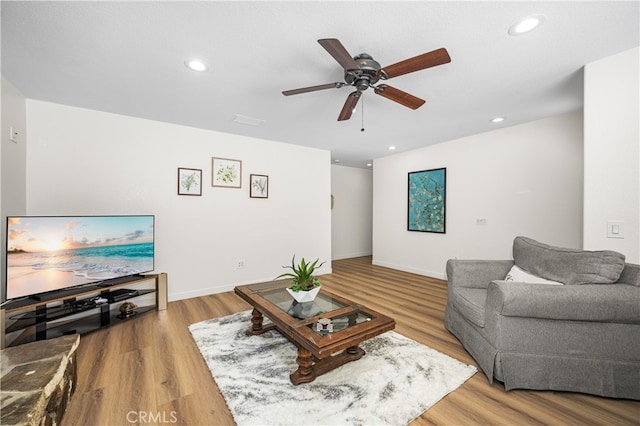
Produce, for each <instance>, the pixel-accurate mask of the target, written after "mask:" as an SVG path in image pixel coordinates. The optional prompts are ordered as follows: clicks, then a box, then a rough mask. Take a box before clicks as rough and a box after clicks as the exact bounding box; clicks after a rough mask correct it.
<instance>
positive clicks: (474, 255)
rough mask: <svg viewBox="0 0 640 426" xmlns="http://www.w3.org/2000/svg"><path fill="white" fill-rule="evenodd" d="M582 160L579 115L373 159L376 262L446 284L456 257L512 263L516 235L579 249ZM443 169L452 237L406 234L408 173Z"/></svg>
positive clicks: (565, 116)
mask: <svg viewBox="0 0 640 426" xmlns="http://www.w3.org/2000/svg"><path fill="white" fill-rule="evenodd" d="M582 157H583V149H582V112H581V111H578V112H574V113H570V114H565V115H561V116H555V117H550V118H546V119H543V120H539V121H535V122H530V123H526V124H522V125H517V126H513V127H508V128H504V129H500V130H495V131H492V132H487V133H483V134H478V135H473V136H469V137H466V138H462V139H458V140H454V141H450V142H446V143H442V144H438V145H433V146H429V147H426V148H422V149H418V150H414V151H410V152H406V153H402V154H398V155H394V156H391V157H385V158H381V159H377V160H375V162H374V170H373V182H374V183H373V188H374V195H373V212H374V214H373V262H374V263H375V264H377V265H382V266H388V267H391V268H396V269H400V270H405V271H409V272H415V273H418V274H423V275H427V276H432V277H436V278H445V265H446V261H447V259H450V258H454V257H457V258H466V259H512V258H513V257H512V246H513V239H514V237H516V236H518V235H525V236H529V237H531V238H534V239H537V240H539V241H542V242H544V243H547V244H553V245H560V246H564V247H574V248H580V247H581V246H582V238H581V235H582V179H583V176H582ZM440 167H446V168H447V184H446V185H447V193H446V234H435V233H424V232H409V231H407V173H409V172H412V171H419V170H427V169H435V168H440ZM477 219H485V220H486V225H477V224H476V223H477Z"/></svg>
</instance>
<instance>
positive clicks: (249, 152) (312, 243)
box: [27, 100, 331, 300]
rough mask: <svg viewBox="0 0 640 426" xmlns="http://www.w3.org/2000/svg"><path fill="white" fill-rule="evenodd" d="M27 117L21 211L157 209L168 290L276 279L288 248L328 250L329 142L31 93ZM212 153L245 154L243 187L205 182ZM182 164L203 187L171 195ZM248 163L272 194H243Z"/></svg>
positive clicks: (309, 253) (191, 291)
mask: <svg viewBox="0 0 640 426" xmlns="http://www.w3.org/2000/svg"><path fill="white" fill-rule="evenodd" d="M27 117H28V135H29V142H28V152H27V154H28V155H27V158H28V160H27V213H28V214H30V215H91V214H154V215H156V271H157V272H167V273H168V274H169V299H170V300H177V299H183V298H189V297H195V296H200V295H205V294H211V293H215V292H221V291H227V290H230V289H232V288H233V287H234V286H235V285H238V284H245V283H251V282H258V281H262V280H270V279H273V278H274V277H275V276H276V275H279V274H280V273H282V268H281V266H282V265H286V264H288V263H289V262H290V261H291V256H292V255H293V254H294V253H296V254H297V255H298V256H305V257H306V258H308V259H309V258H313V259H315V258H316V257H318V258H320V259H321V260H330V257H331V229H330V228H331V214H330V205H329V202H328V200H329V199H330V185H331V176H330V170H331V168H330V153H329V152H328V151H323V150H318V149H312V148H305V147H300V146H295V145H288V144H283V143H277V142H271V141H266V140H261V139H253V138H247V137H241V136H235V135H230V134H224V133H217V132H212V131H206V130H201V129H195V128H190V127H183V126H177V125H173V124H168V123H161V122H155V121H149V120H142V119H138V118H132V117H126V116H120V115H114V114H107V113H103V112H98V111H92V110H87V109H81V108H74V107H68V106H63V105H58V104H51V103H46V102H40V101H34V100H27ZM214 156H215V157H223V158H233V159H239V160H242V182H243V183H242V189H230V188H219V187H216V188H213V187H211V157H214ZM178 167H187V168H195V169H202V171H203V182H202V184H203V185H202V187H203V188H202V189H203V191H202V196H201V197H197V196H179V195H177V169H178ZM251 173H255V174H264V175H268V176H269V198H267V199H255V198H249V187H248V184H247V182H248V181H249V174H251ZM310 189H312V190H310ZM238 260H244V262H245V268H244V269H237V268H236V264H237V261H238ZM329 272H331V266H330V262H328V263H327V264H325V266H324V267H323V268H322V269H321V270H320V273H329Z"/></svg>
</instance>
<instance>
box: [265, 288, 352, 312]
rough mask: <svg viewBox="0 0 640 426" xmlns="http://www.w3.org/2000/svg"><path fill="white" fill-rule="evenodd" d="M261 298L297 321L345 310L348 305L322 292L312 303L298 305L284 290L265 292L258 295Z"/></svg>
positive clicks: (277, 289)
mask: <svg viewBox="0 0 640 426" xmlns="http://www.w3.org/2000/svg"><path fill="white" fill-rule="evenodd" d="M260 295H261V296H262V297H264V298H265V299H267V300H268V301H269V302H271V303H273V304H274V305H276V306H277V307H279V308H280V309H282V310H283V311H285V312H286V313H288V314H289V315H291V316H292V317H295V318H298V319H307V318H311V317H315V316H316V315H322V314H326V313H327V312H331V311H335V310H338V309H341V308H345V307H347V306H348V305H346V304H344V303H341V302H339V301H338V300H335V299H334V298H332V297H331V296H329V295H327V294H324V293H322V290H321V291H320V293H318V295H317V296H316V298H315V300H314V301H313V302H303V303H298V302H296V301H295V300H293V298H292V297H291V295H290V294H289V293H287V291H286V290H285V289H284V288H276V289H273V290H269V291H265V292H263V293H261V294H260Z"/></svg>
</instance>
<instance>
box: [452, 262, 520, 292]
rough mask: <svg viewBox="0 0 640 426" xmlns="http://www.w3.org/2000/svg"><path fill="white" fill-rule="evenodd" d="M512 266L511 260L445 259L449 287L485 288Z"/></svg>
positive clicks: (502, 276) (504, 275)
mask: <svg viewBox="0 0 640 426" xmlns="http://www.w3.org/2000/svg"><path fill="white" fill-rule="evenodd" d="M512 267H513V260H462V259H449V260H448V261H447V280H448V282H449V287H450V288H454V287H467V288H485V289H486V288H487V287H488V286H489V283H490V282H491V281H494V280H502V279H504V278H505V277H506V276H507V273H508V272H509V271H510V270H511V268H512Z"/></svg>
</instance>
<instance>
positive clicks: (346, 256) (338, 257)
mask: <svg viewBox="0 0 640 426" xmlns="http://www.w3.org/2000/svg"><path fill="white" fill-rule="evenodd" d="M364 256H371V252H370V251H369V252H360V253H349V254H338V255H335V256H334V257H332V258H331V260H341V259H351V258H353V257H364Z"/></svg>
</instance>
